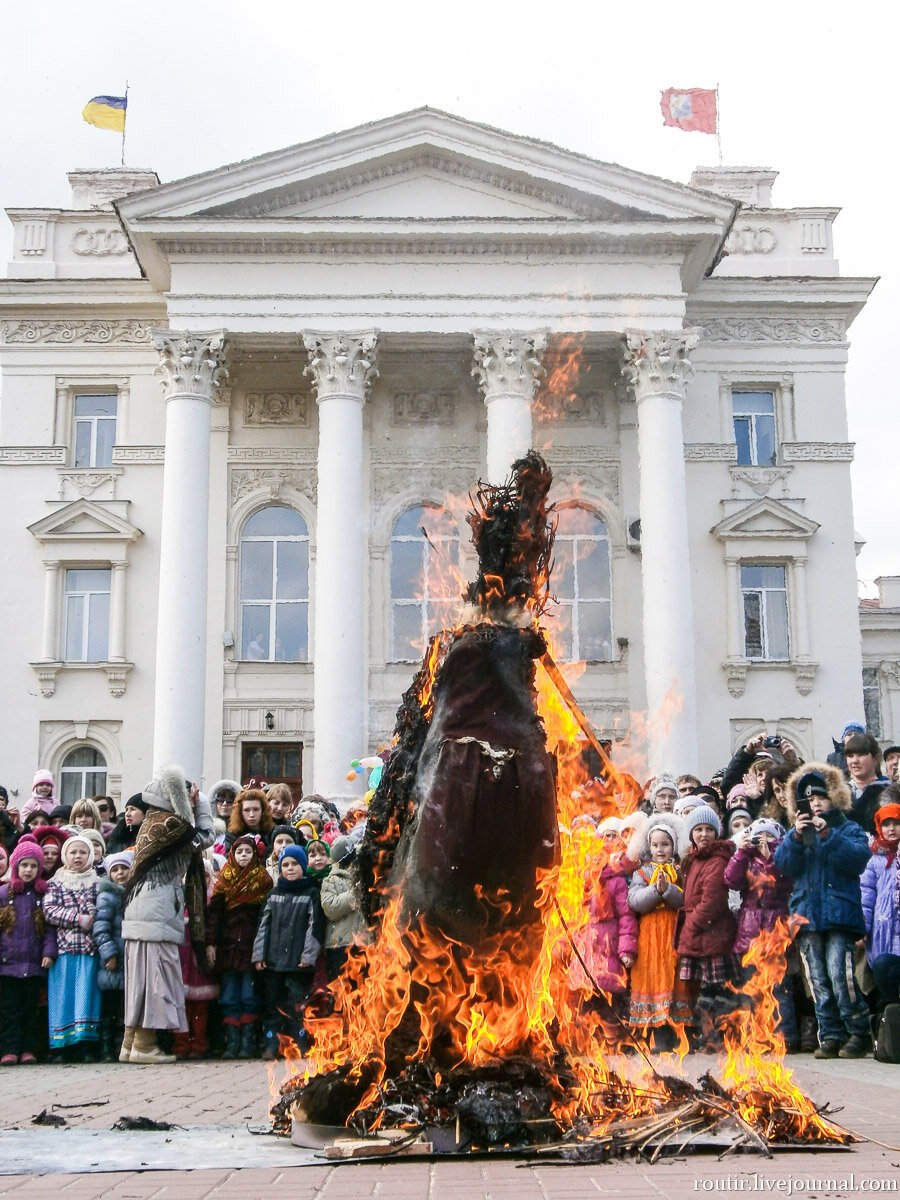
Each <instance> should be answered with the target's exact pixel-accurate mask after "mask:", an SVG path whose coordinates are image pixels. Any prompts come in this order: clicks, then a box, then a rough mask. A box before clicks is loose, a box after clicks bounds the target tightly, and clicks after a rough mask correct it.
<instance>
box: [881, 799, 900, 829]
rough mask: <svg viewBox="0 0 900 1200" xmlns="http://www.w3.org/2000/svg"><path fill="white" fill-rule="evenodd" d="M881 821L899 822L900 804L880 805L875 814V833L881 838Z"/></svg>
mask: <svg viewBox="0 0 900 1200" xmlns="http://www.w3.org/2000/svg"><path fill="white" fill-rule="evenodd" d="M882 821H900V804H890V803H889V804H882V805H880V806H879V808H878V810H877V811H876V813H875V832H876V833H877V834H878V836H879V837H881V822H882Z"/></svg>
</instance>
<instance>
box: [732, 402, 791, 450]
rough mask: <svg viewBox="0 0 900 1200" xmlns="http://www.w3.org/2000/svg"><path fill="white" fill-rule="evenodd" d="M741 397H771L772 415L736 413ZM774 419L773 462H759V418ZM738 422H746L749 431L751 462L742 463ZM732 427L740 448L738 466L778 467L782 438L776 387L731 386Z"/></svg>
mask: <svg viewBox="0 0 900 1200" xmlns="http://www.w3.org/2000/svg"><path fill="white" fill-rule="evenodd" d="M739 396H769V397H770V399H771V401H772V411H771V413H755V412H752V411H748V412H743V413H740V412H738V411H736V402H737V399H738V397H739ZM768 416H771V418H772V441H773V457H772V461H771V462H760V461H759V435H758V431H757V423H758V422H757V418H759V417H768ZM738 420H746V421H747V423H748V430H749V437H748V441H749V447H748V449H749V454H750V459H749V462H742V461H741V457H740V442H739V441H738V437H737V422H738ZM731 426H732V438H733V440H734V443H735V445H736V446H737V448H738V451H737V460H736V465H737V466H739V467H776V466H778V461H779V457H780V449H781V437H780V430H779V422H778V392H777V389H776V388H775V387H774V386H768V387H764V386H759V387H752V386H750V385H748V384H732V385H731Z"/></svg>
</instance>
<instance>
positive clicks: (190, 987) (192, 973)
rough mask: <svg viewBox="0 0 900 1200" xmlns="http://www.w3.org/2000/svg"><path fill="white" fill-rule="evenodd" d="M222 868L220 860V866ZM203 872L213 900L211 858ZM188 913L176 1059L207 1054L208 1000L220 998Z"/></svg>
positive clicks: (182, 948)
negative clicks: (197, 950) (181, 1021)
mask: <svg viewBox="0 0 900 1200" xmlns="http://www.w3.org/2000/svg"><path fill="white" fill-rule="evenodd" d="M238 790H240V788H238ZM224 865H225V860H224V859H223V860H222V862H221V863H220V866H224ZM203 867H204V870H205V872H206V899H207V903H208V902H209V900H210V898H211V897H212V891H213V888H214V886H215V882H216V876H217V870H216V867H215V864H214V863H213V861H212V859H211V858H206V857H205V858H204V859H203ZM190 922H191V914H190V912H189V911H188V908H187V905H185V909H184V941H183V942H182V943H181V945H180V946H179V947H178V958H179V961H180V963H181V978H182V979H183V980H184V1013H185V1017H186V1018H187V1030H186V1031H182V1030H179V1031H178V1032H177V1033H176V1034H175V1040H174V1042H173V1044H172V1053H173V1054H174V1055H175V1057H176V1058H178V1059H184V1058H193V1059H198V1058H206V1056H207V1055H208V1054H209V1052H210V1020H209V1015H210V1014H209V1006H210V1001H211V1000H217V999H218V997H219V985H218V983H217V982H216V980H215V979H214V978H213V977H212V975H209V974H207V971H206V963H205V961H203V959H202V958H201V959H198V958H197V955H196V953H195V952H194V947H193V945H192V944H191V937H190ZM218 1031H219V1026H218V1023H216V1024H215V1026H214V1028H213V1038H214V1040H216V1039H215V1034H216V1033H217V1032H218Z"/></svg>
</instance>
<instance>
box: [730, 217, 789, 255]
mask: <svg viewBox="0 0 900 1200" xmlns="http://www.w3.org/2000/svg"><path fill="white" fill-rule="evenodd" d="M777 244H778V239H777V238H776V236H775V234H774V232H773V231H772V230H771V229H769V228H767V227H766V226H764V225H748V224H743V225H737V226H735V227H734V228H733V229H732V231H731V233H729V235H728V237H727V238H726V239H725V253H726V254H771V253H772V251H773V250H774V249H775V247H776V245H777Z"/></svg>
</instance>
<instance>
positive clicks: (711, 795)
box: [691, 783, 722, 808]
mask: <svg viewBox="0 0 900 1200" xmlns="http://www.w3.org/2000/svg"><path fill="white" fill-rule="evenodd" d="M691 795H692V796H697V797H698V799H700V800H703V801H704V803H706V804H711V805H712V806H713V808H715V807H716V805H718V804H721V803H722V797H721V795H720V793H719V792H717V791H716V789H715V788H714V787H712V786H711V785H710V784H708V783H701V784H700V786H699V787H695V788H691Z"/></svg>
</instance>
